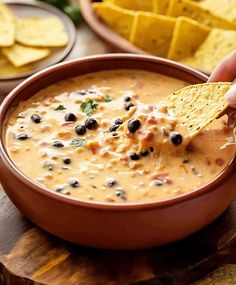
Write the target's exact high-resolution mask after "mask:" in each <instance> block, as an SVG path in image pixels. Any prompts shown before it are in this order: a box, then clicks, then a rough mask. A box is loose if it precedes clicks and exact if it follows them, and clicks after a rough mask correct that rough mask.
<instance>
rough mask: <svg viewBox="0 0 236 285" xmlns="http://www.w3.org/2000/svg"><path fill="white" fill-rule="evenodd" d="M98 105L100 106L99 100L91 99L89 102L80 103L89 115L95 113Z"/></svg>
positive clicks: (83, 110)
mask: <svg viewBox="0 0 236 285" xmlns="http://www.w3.org/2000/svg"><path fill="white" fill-rule="evenodd" d="M97 106H98V103H97V102H95V101H93V100H89V101H88V102H83V103H82V104H81V105H80V108H81V110H82V112H84V113H86V114H87V115H88V116H89V115H91V114H92V113H93V111H94V110H96V108H97Z"/></svg>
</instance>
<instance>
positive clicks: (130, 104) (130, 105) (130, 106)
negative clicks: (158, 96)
mask: <svg viewBox="0 0 236 285" xmlns="http://www.w3.org/2000/svg"><path fill="white" fill-rule="evenodd" d="M132 107H134V104H133V103H131V102H130V103H128V104H125V105H124V108H125V110H126V111H129V109H130V108H132Z"/></svg>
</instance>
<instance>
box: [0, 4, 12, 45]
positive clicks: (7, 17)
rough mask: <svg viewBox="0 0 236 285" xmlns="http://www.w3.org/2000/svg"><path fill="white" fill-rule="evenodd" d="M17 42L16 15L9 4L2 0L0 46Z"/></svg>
mask: <svg viewBox="0 0 236 285" xmlns="http://www.w3.org/2000/svg"><path fill="white" fill-rule="evenodd" d="M14 42H15V21H14V16H13V14H12V12H11V11H10V9H9V8H8V7H7V5H4V4H1V2H0V46H1V47H7V46H11V45H13V44H14Z"/></svg>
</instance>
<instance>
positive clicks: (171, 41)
mask: <svg viewBox="0 0 236 285" xmlns="http://www.w3.org/2000/svg"><path fill="white" fill-rule="evenodd" d="M80 4H81V11H82V13H83V15H84V17H85V20H87V22H88V23H89V24H90V26H91V27H92V28H93V29H94V30H95V31H96V32H97V33H98V34H99V35H100V36H101V37H103V38H104V39H105V40H107V41H109V42H110V43H112V44H113V45H115V46H117V47H118V48H119V49H121V50H124V51H127V52H135V53H148V54H153V55H156V56H160V57H164V58H168V59H171V60H175V61H179V62H181V63H184V64H187V65H189V66H191V67H195V68H197V69H199V70H202V71H204V72H205V73H208V74H209V73H211V72H212V70H213V69H214V68H215V66H216V65H217V64H218V63H219V62H220V61H221V60H222V59H223V58H224V57H225V56H226V55H228V54H229V53H231V52H232V51H234V50H235V49H236V0H142V1H140V0H102V1H99V2H98V1H91V0H80Z"/></svg>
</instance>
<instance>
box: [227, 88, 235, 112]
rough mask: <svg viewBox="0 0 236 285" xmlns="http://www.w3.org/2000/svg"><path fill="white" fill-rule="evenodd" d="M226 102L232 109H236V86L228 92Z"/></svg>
mask: <svg viewBox="0 0 236 285" xmlns="http://www.w3.org/2000/svg"><path fill="white" fill-rule="evenodd" d="M225 100H226V101H227V102H228V104H229V105H230V107H232V108H236V85H235V84H234V85H233V86H232V87H231V88H230V89H229V91H228V92H226V93H225Z"/></svg>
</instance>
